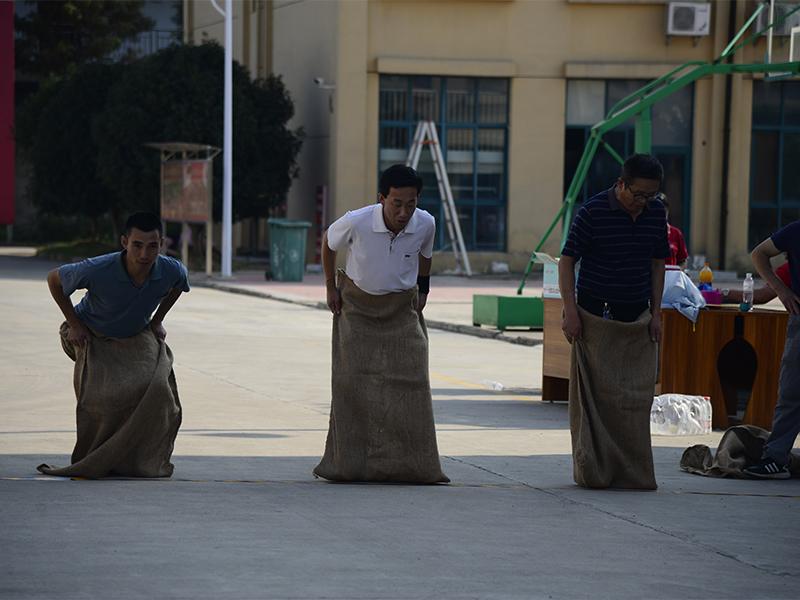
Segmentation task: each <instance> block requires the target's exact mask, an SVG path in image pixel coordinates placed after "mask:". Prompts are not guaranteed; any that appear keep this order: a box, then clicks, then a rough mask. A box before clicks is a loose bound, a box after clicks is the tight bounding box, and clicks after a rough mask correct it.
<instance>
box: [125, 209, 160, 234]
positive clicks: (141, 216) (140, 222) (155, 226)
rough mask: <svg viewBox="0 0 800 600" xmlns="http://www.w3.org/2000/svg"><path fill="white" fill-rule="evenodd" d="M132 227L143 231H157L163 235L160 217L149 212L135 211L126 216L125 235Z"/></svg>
mask: <svg viewBox="0 0 800 600" xmlns="http://www.w3.org/2000/svg"><path fill="white" fill-rule="evenodd" d="M132 229H138V230H139V231H143V232H145V233H147V232H148V231H158V234H159V235H164V226H163V225H162V224H161V218H160V217H159V216H158V215H156V214H154V213H151V212H137V213H133V214H132V215H131V216H130V217H128V220H127V221H125V235H130V233H131V230H132Z"/></svg>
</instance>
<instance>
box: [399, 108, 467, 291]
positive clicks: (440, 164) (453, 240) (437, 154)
mask: <svg viewBox="0 0 800 600" xmlns="http://www.w3.org/2000/svg"><path fill="white" fill-rule="evenodd" d="M423 146H430V149H431V156H432V157H433V168H434V172H435V173H436V183H437V184H438V186H439V197H440V198H441V199H442V205H443V207H444V220H445V223H446V225H447V234H448V236H449V237H450V245H451V246H452V248H453V256H454V257H455V259H456V272H458V273H464V274H465V275H467V276H468V277H469V276H471V275H472V267H471V266H470V264H469V256H468V255H467V249H466V247H465V246H464V236H463V235H461V224H460V223H459V221H458V213H457V212H456V205H455V202H454V201H453V190H452V189H451V188H450V180H449V179H448V177H447V169H446V168H445V163H444V156H443V155H442V147H441V145H440V144H439V134H438V133H437V132H436V124H435V123H434V122H433V121H420V122H419V123H417V130H416V131H415V132H414V141H413V142H412V143H411V148H410V149H409V151H408V158H407V159H406V166H408V167H411V168H413V169H416V168H417V165H418V164H419V159H420V156H421V155H422V147H423Z"/></svg>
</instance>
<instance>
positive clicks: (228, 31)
mask: <svg viewBox="0 0 800 600" xmlns="http://www.w3.org/2000/svg"><path fill="white" fill-rule="evenodd" d="M211 4H213V5H214V8H215V9H216V10H217V12H218V13H219V14H221V15H222V16H224V17H225V91H224V107H225V108H224V111H225V112H224V118H223V123H224V124H223V128H224V129H223V143H222V265H221V271H222V276H223V277H230V276H231V275H232V272H231V263H232V254H233V248H232V246H233V239H232V237H233V236H232V233H233V226H232V222H233V2H232V0H225V10H224V11H223V10H222V9H221V8H220V7H219V5H217V1H216V0H211Z"/></svg>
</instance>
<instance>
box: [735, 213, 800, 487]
mask: <svg viewBox="0 0 800 600" xmlns="http://www.w3.org/2000/svg"><path fill="white" fill-rule="evenodd" d="M784 252H785V253H786V254H787V256H788V257H789V271H790V273H791V281H792V285H791V286H787V285H786V284H785V283H783V281H782V280H781V279H780V277H778V276H777V275H776V274H775V272H774V271H773V270H772V265H771V264H770V258H772V257H773V256H777V255H778V254H781V253H784ZM751 256H752V258H753V264H754V265H755V267H756V270H757V271H758V274H759V275H761V277H762V279H764V281H766V282H767V285H769V287H771V288H772V289H773V290H774V292H775V294H777V296H778V298H779V299H780V301H781V302H782V303H783V305H784V306H785V307H786V310H787V311H789V325H788V327H787V329H786V345H785V346H784V348H783V359H782V360H781V374H780V380H779V386H778V402H777V404H776V405H775V414H774V415H773V417H772V433H770V436H769V439H768V440H767V443H766V444H765V445H764V453H763V458H762V460H761V462H760V463H758V464H756V465H753V466H751V467H748V468H747V469H745V473H747V474H748V475H750V476H751V477H757V478H760V479H789V477H791V474H790V472H789V457H790V452H791V450H792V446H794V442H795V440H796V439H797V434H798V433H800V221H795V222H794V223H790V224H789V225H787V226H786V227H784V228H783V229H781V230H779V231H777V232H775V233H773V234H772V236H771V237H769V238H767V239H766V240H764V241H763V242H761V243H760V244H759V245H758V246H756V247H755V249H754V250H753V253H752V255H751Z"/></svg>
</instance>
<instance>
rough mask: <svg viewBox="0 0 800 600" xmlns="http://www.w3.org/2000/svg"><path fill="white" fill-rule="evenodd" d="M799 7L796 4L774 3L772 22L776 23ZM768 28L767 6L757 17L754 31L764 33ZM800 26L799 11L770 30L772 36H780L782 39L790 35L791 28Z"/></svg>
mask: <svg viewBox="0 0 800 600" xmlns="http://www.w3.org/2000/svg"><path fill="white" fill-rule="evenodd" d="M798 6H800V4H798V3H797V2H776V3H775V16H774V17H773V20H775V21H778V20H779V19H782V18H783V17H784V15H786V14H787V13H789V12H791V11H793V10H794V9H795V8H797V7H798ZM768 26H769V6H766V7H765V8H764V10H762V11H761V13H760V14H759V15H758V21H757V22H756V30H757V31H764V29H766V28H767V27H768ZM798 26H800V10H798V11H797V12H796V13H794V14H793V15H792V16H790V17H789V18H788V19H786V20H785V21H784V22H783V23H779V24H778V25H775V27H773V28H772V35H780V36H784V37H788V36H789V35H791V32H792V27H798ZM768 33H769V32H768V31H767V32H765V33H764V35H767V34H768Z"/></svg>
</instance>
